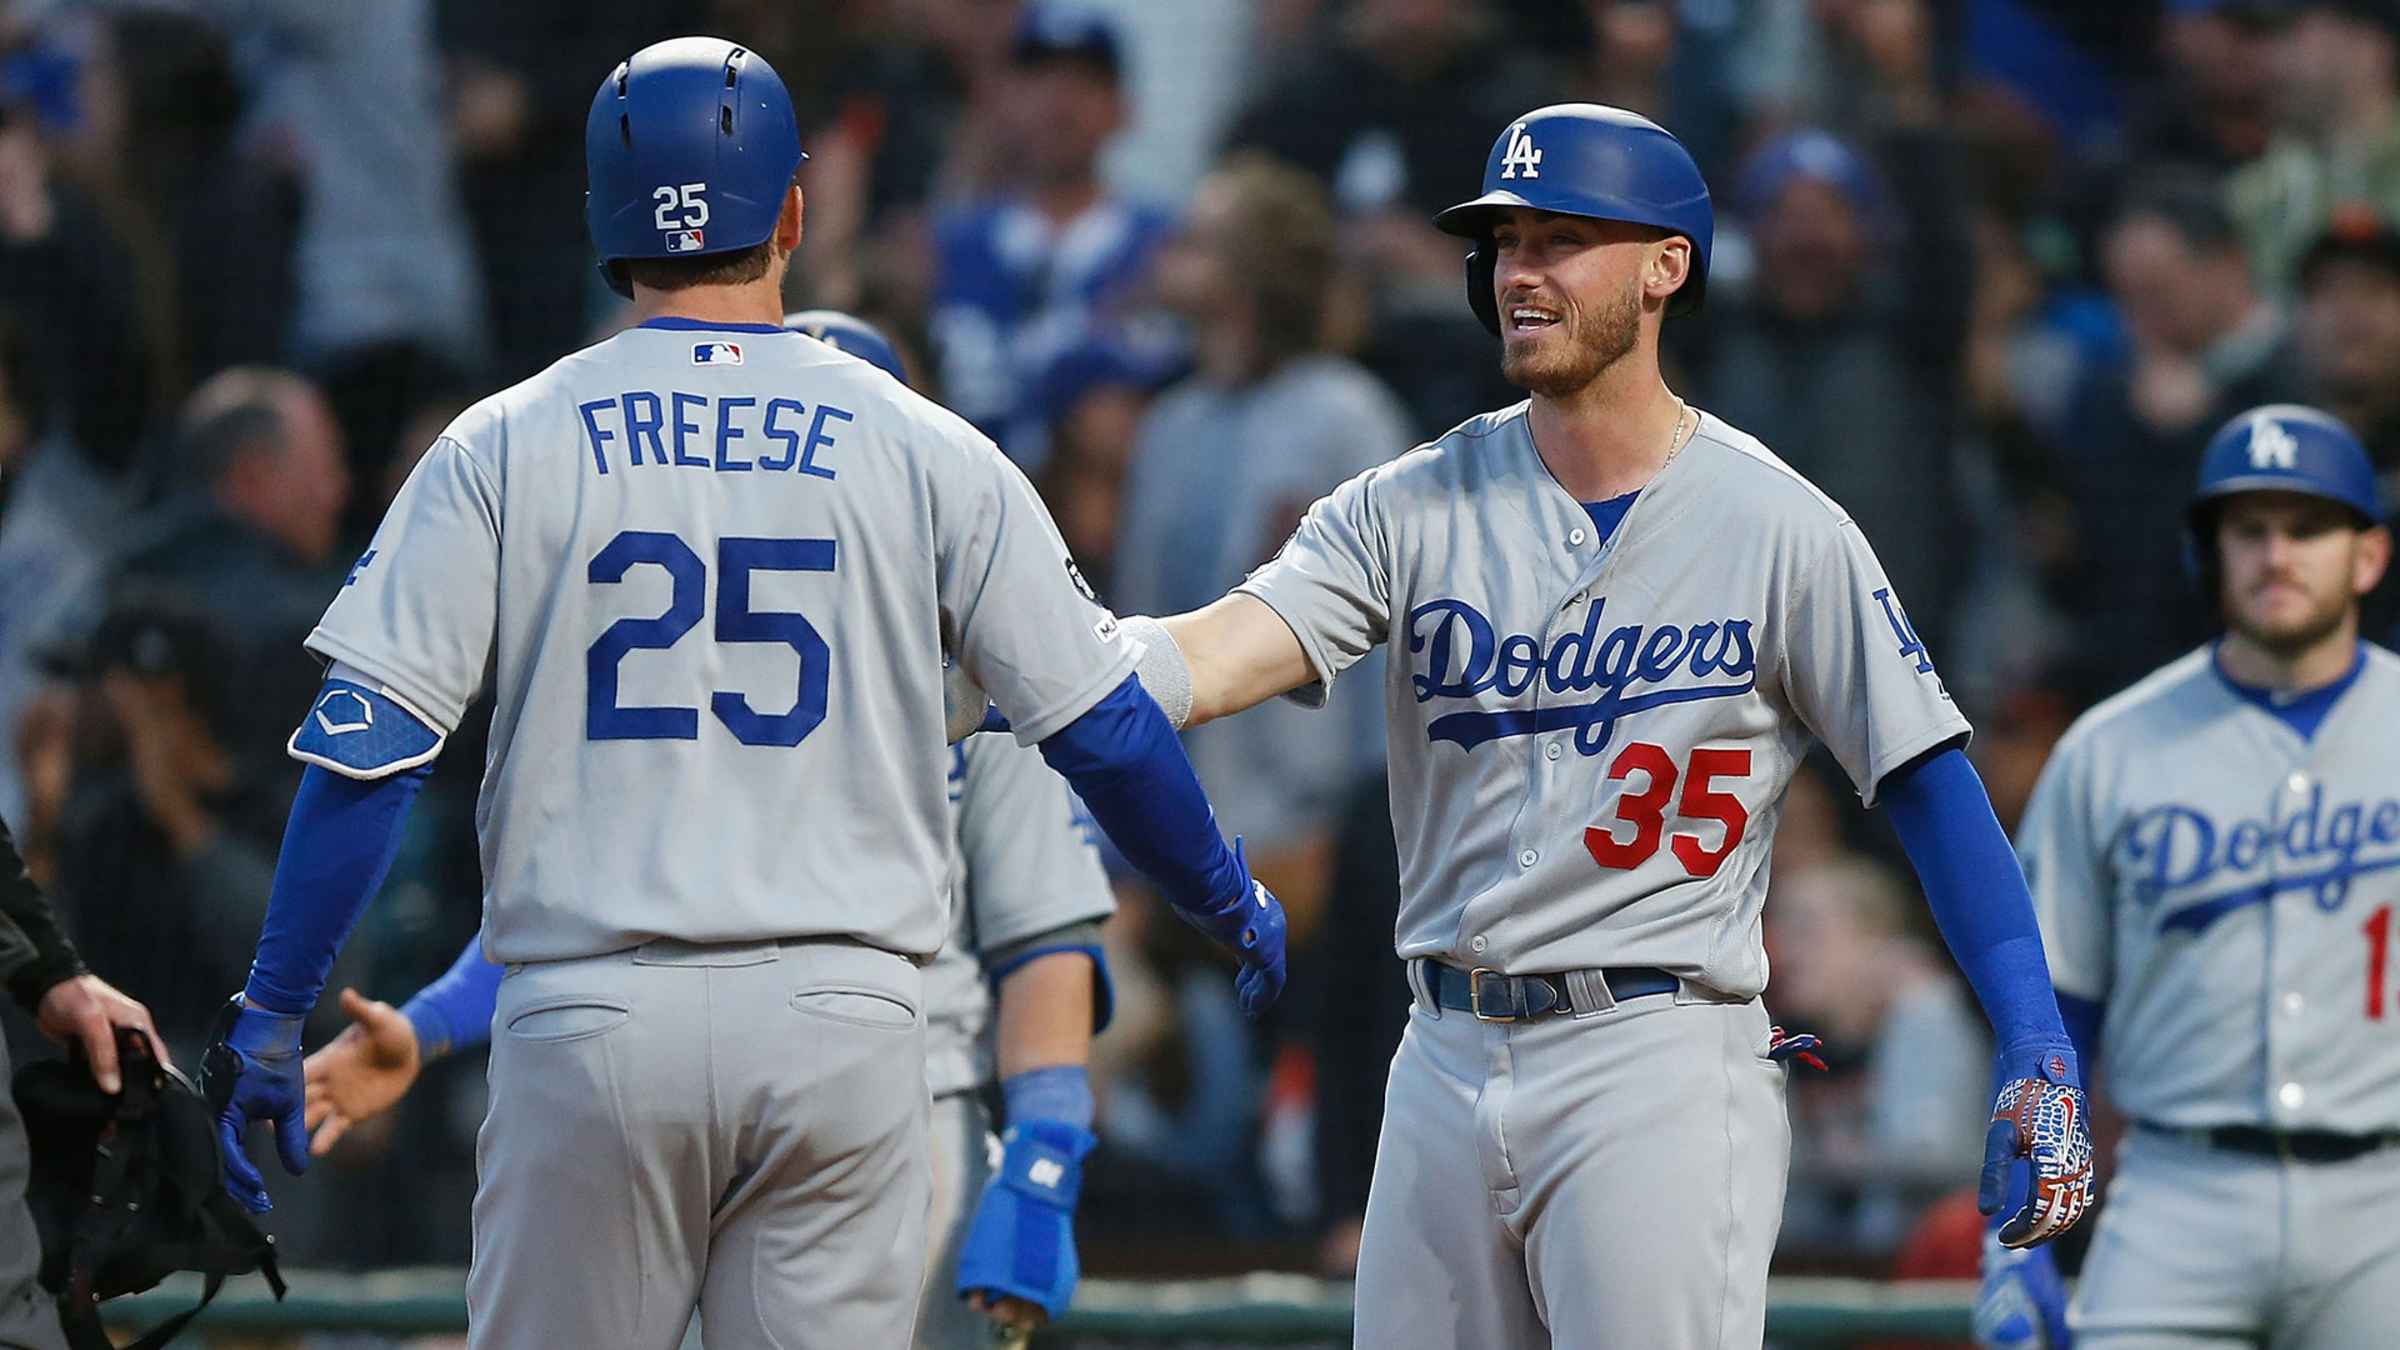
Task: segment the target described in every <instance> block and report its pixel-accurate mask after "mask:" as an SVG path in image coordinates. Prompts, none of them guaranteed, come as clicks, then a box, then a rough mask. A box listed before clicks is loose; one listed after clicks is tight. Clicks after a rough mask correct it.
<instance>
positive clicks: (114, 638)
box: [32, 589, 306, 1063]
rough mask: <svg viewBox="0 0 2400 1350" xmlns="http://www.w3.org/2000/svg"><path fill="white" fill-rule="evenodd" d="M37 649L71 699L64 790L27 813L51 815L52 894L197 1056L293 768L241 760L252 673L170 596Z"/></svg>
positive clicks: (180, 1044)
mask: <svg viewBox="0 0 2400 1350" xmlns="http://www.w3.org/2000/svg"><path fill="white" fill-rule="evenodd" d="M47 661H48V665H49V669H50V670H51V672H52V673H53V674H54V675H56V676H58V677H59V678H61V679H63V680H65V681H66V682H67V683H68V684H69V686H70V687H71V688H72V690H73V706H74V711H73V715H72V716H73V720H72V724H71V726H70V727H68V728H66V729H65V730H66V733H67V734H68V735H69V736H70V737H71V745H70V748H69V754H70V756H71V767H70V768H69V770H68V773H67V776H66V779H65V781H64V782H63V783H61V784H59V785H58V786H59V789H60V790H62V791H63V793H64V800H63V801H62V802H58V803H49V802H44V803H41V804H40V806H39V809H37V810H35V811H34V812H33V813H32V814H33V815H34V816H35V817H38V818H41V819H45V820H55V821H56V822H57V828H58V831H59V837H58V838H57V839H56V840H55V841H45V845H46V851H49V852H51V853H53V854H54V855H55V857H56V858H57V860H58V891H59V894H60V899H61V901H62V903H63V904H64V905H65V906H66V907H67V908H68V910H69V911H70V912H71V913H72V914H73V916H74V920H75V922H74V927H75V929H76V931H77V933H78V934H79V935H80V937H81V939H82V942H83V946H84V949H85V951H86V953H87V954H88V955H89V956H90V957H91V959H92V960H94V961H95V962H98V963H101V964H103V965H106V966H108V967H109V968H111V969H117V970H122V971H123V972H124V976H125V979H126V981H127V983H129V984H131V985H133V986H134V987H136V988H138V989H141V990H142V991H143V992H144V993H145V994H146V995H147V996H148V997H149V1000H150V1004H151V1007H152V1009H153V1010H154V1011H155V1012H156V1014H157V1017H158V1028H159V1030H160V1032H162V1033H163V1034H164V1035H165V1036H166V1038H167V1041H168V1043H169V1045H171V1046H172V1047H173V1049H174V1053H175V1056H176V1057H177V1058H178V1059H181V1060H183V1061H184V1062H185V1063H198V1062H199V1055H200V1051H201V1049H202V1048H203V1047H204V1046H205V1045H206V1043H207V1036H208V1032H209V1028H210V1025H211V1023H212V1022H213V1021H214V1019H215V1016H216V1012H217V1010H218V1009H219V1008H220V1007H222V1006H223V1005H224V1002H225V991H226V990H228V989H238V988H240V987H241V982H242V979H243V976H244V974H245V973H246V972H247V970H248V968H249V957H250V954H249V952H247V951H245V950H243V948H244V947H245V946H247V945H248V944H247V942H246V941H245V940H240V939H236V938H234V937H232V936H231V934H232V933H246V932H248V931H249V929H248V926H247V925H248V924H250V923H254V922H257V921H259V920H262V919H263V918H264V917H265V914H266V904H267V902H266V896H267V890H268V885H269V883H270V882H271V881H272V880H273V879H274V871H275V848H276V842H277V839H278V837H279V835H280V833H281V831H280V828H279V823H278V822H279V817H280V814H281V812H282V810H283V808H284V807H285V806H286V805H287V804H288V802H289V798H290V793H291V790H292V787H293V785H294V784H296V783H297V781H298V774H297V773H293V772H288V771H284V770H280V769H279V770H278V771H277V772H276V773H274V774H273V775H272V776H265V775H261V774H257V773H253V772H246V771H245V770H244V767H243V765H242V763H241V760H240V757H239V756H238V755H237V754H236V753H235V750H234V748H233V746H232V744H231V738H232V737H233V736H234V735H235V734H237V733H236V732H235V730H234V728H235V727H236V725H237V723H238V719H237V718H236V717H235V716H234V715H233V712H234V707H235V705H236V704H237V703H238V702H240V701H241V699H242V698H243V697H245V695H246V693H247V690H246V689H245V688H244V686H245V683H246V677H247V672H246V671H244V670H243V669H242V667H241V666H240V665H239V664H238V663H237V662H236V661H235V659H234V657H233V653H232V650H231V648H229V647H228V646H227V645H225V644H224V643H223V642H222V641H221V640H220V639H219V638H218V637H217V636H216V634H215V633H214V632H213V630H212V627H211V625H210V624H209V622H208V621H207V619H205V618H204V617H202V616H201V615H199V614H197V613H196V612H194V611H193V610H192V609H190V608H189V607H188V605H187V604H186V603H185V602H184V601H182V600H180V599H178V598H176V597H173V596H171V595H169V594H166V593H164V592H160V591H156V590H149V589H128V590H125V591H123V592H120V593H119V595H118V597H117V598H116V600H115V601H114V602H113V603H112V604H111V606H110V608H109V610H108V611H107V613H106V614H104V615H103V616H102V617H101V619H100V621H99V623H98V625H97V626H96V628H95V629H94V630H93V631H92V632H90V633H89V634H88V635H86V636H84V637H82V638H81V639H78V640H76V641H74V642H72V643H69V644H66V645H63V646H62V647H60V648H58V649H55V650H54V651H52V652H50V653H48V654H47ZM302 706H303V707H304V708H305V706H306V705H305V704H303V705H302ZM287 711H288V710H287Z"/></svg>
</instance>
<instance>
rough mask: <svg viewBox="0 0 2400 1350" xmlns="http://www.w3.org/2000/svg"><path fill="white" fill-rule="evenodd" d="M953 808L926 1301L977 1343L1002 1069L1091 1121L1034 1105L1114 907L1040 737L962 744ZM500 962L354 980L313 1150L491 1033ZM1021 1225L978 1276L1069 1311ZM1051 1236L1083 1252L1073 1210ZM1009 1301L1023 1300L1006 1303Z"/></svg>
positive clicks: (1102, 1006)
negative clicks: (370, 991) (952, 912)
mask: <svg viewBox="0 0 2400 1350" xmlns="http://www.w3.org/2000/svg"><path fill="white" fill-rule="evenodd" d="M950 817H951V848H952V863H953V871H952V876H953V878H954V883H953V884H954V885H955V887H956V896H957V899H958V901H959V904H958V915H957V924H956V927H955V928H954V930H953V931H952V933H951V936H950V940H949V941H947V942H945V943H944V944H943V946H942V950H941V952H940V954H938V955H937V956H935V957H934V959H933V961H932V963H931V964H929V965H927V966H926V967H925V1077H926V1086H927V1087H928V1088H929V1089H930V1091H931V1092H932V1095H933V1115H932V1122H933V1123H932V1138H933V1154H932V1157H933V1196H932V1206H933V1207H932V1211H931V1221H930V1223H929V1225H928V1229H927V1231H928V1232H929V1234H930V1236H931V1243H932V1246H931V1253H930V1260H929V1264H928V1266H927V1268H926V1273H925V1298H924V1301H923V1304H922V1306H921V1307H920V1308H919V1310H918V1313H917V1334H916V1342H915V1343H916V1344H917V1345H918V1346H919V1347H921V1350H975V1348H976V1347H980V1346H988V1345H989V1344H991V1340H992V1326H991V1322H990V1321H987V1319H986V1318H985V1317H983V1316H979V1315H978V1313H977V1307H976V1305H975V1304H974V1303H972V1302H970V1301H969V1300H968V1299H967V1298H963V1297H961V1296H960V1291H961V1289H962V1283H961V1280H960V1258H961V1256H962V1255H963V1254H964V1252H963V1249H964V1248H965V1246H966V1244H967V1242H968V1240H969V1237H970V1234H971V1233H973V1232H975V1231H976V1226H977V1221H978V1218H979V1215H978V1209H977V1206H978V1205H979V1204H982V1205H985V1206H989V1207H992V1208H995V1209H997V1208H998V1207H1000V1206H1001V1205H1002V1204H1004V1203H1005V1197H1007V1196H1008V1195H1009V1192H1007V1191H1005V1190H998V1189H993V1188H991V1186H990V1183H991V1180H992V1165H991V1153H992V1147H991V1146H992V1142H993V1140H992V1121H991V1114H990V1112H989V1110H988V1109H987V1108H986V1107H985V1106H984V1103H983V1098H982V1093H983V1090H984V1089H985V1088H987V1087H988V1086H990V1085H992V1084H993V1083H994V1082H995V1081H996V1080H997V1081H999V1082H1000V1083H1001V1085H1002V1086H1003V1089H1004V1092H1005V1094H1006V1099H1007V1102H1008V1105H1009V1123H1010V1124H1011V1125H1012V1126H1017V1125H1022V1124H1024V1123H1025V1122H1026V1121H1027V1120H1054V1119H1055V1117H1056V1116H1058V1115H1061V1114H1066V1115H1069V1116H1071V1117H1073V1116H1080V1119H1081V1124H1079V1125H1075V1128H1078V1129H1082V1130H1085V1131H1087V1132H1088V1130H1089V1128H1090V1116H1089V1111H1088V1107H1087V1108H1085V1109H1084V1110H1083V1111H1081V1112H1076V1111H1074V1110H1073V1109H1072V1108H1068V1109H1067V1110H1065V1111H1061V1110H1060V1109H1059V1108H1056V1107H1049V1108H1048V1114H1046V1115H1045V1114H1038V1113H1040V1112H1042V1111H1043V1110H1044V1109H1045V1108H1044V1106H1043V1105H1042V1104H1041V1103H1040V1098H1041V1096H1042V1095H1043V1094H1044V1093H1046V1092H1053V1091H1055V1090H1056V1084H1055V1075H1056V1073H1057V1070H1059V1069H1060V1068H1061V1067H1071V1068H1072V1070H1073V1073H1072V1075H1071V1076H1072V1077H1075V1078H1080V1077H1081V1072H1082V1065H1083V1063H1084V1062H1085V1060H1086V1059H1087V1058H1088V1056H1089V1052H1090V1046H1091V1037H1092V1033H1093V1032H1094V1030H1095V1029H1096V1027H1095V1023H1096V1022H1098V1021H1100V1020H1102V1019H1104V1018H1105V1015H1106V1000H1107V986H1106V984H1105V983H1104V981H1103V980H1102V979H1101V978H1100V973H1099V972H1100V960H1101V957H1100V951H1099V925H1100V922H1101V921H1102V920H1103V919H1105V918H1107V917H1108V916H1109V915H1110V914H1112V913H1114V912H1115V910H1116V902H1115V898H1114V897H1113V896H1112V894H1111V893H1110V891H1109V887H1108V878H1107V875H1106V874H1105V873H1103V872H1102V871H1101V868H1100V860H1099V855H1098V851H1097V850H1096V849H1095V848H1094V847H1093V839H1092V836H1091V833H1090V831H1091V829H1092V828H1093V827H1092V824H1091V820H1090V818H1089V817H1088V816H1087V815H1085V813H1084V812H1083V809H1082V807H1081V805H1080V804H1079V803H1078V802H1076V800H1075V798H1074V796H1073V794H1071V793H1069V792H1068V791H1067V790H1066V784H1065V783H1064V782H1062V781H1061V780H1060V779H1059V777H1058V775H1057V774H1054V773H1052V772H1050V770H1049V768H1048V767H1047V766H1045V765H1044V764H1043V763H1042V761H1041V758H1040V756H1038V755H1036V754H1035V753H1034V752H1032V751H1031V750H1027V749H1025V748H1023V747H1021V746H1018V745H1015V744H1012V743H1011V742H1010V741H1008V740H1007V739H1006V738H1004V737H999V736H976V737H973V738H971V739H969V740H966V741H962V742H961V743H959V744H958V745H956V746H953V747H952V749H951V770H950ZM502 969H503V968H502V967H500V966H498V965H495V964H493V963H492V962H490V961H488V960H486V959H484V956H483V950H482V945H481V936H480V935H478V937H477V939H476V941H474V942H470V943H469V944H468V945H467V948H466V949H465V950H464V951H462V952H460V953H459V956H458V960H457V961H456V962H454V963H453V964H452V966H451V968H450V970H449V971H448V972H447V973H445V974H444V975H443V977H442V978H441V979H439V980H436V981H435V982H433V983H432V984H430V985H428V986H426V987H425V988H424V989H421V990H419V991H418V992H417V993H416V994H414V995H412V996H411V997H410V998H409V1000H408V1001H407V1002H406V1003H405V1004H403V1005H401V1006H400V1007H399V1008H396V1009H395V1008H393V1007H392V1006H391V1005H389V1004H386V1003H378V1002H374V1001H371V1000H368V999H366V998H364V997H362V996H360V995H359V994H358V992H357V991H355V990H348V989H345V990H343V991H342V1008H343V1010H344V1011H345V1012H347V1013H348V1014H349V1015H350V1018H351V1021H352V1025H351V1026H350V1027H348V1028H346V1029H344V1031H343V1032H342V1034H341V1035H340V1036H339V1037H337V1038H335V1039H334V1040H333V1041H332V1042H331V1043H329V1044H327V1045H326V1046H325V1047H324V1048H322V1049H320V1050H317V1051H315V1052H314V1053H312V1054H310V1055H309V1057H308V1060H307V1064H306V1079H307V1084H308V1107H307V1116H306V1124H307V1126H308V1128H309V1131H310V1140H309V1151H310V1152H311V1153H312V1154H313V1155H315V1156H319V1157H322V1156H324V1155H325V1154H326V1153H328V1152H330V1151H331V1150H332V1148H333V1146H334V1144H335V1142H336V1141H338V1140H339V1139H340V1138H341V1137H342V1136H343V1135H344V1134H345V1133H347V1132H348V1131H349V1130H350V1129H351V1128H352V1127H354V1126H356V1125H358V1124H359V1123H361V1122H363V1121H366V1120H370V1119H373V1118H374V1117H376V1116H378V1115H381V1114H382V1113H384V1112H385V1111H387V1110H389V1109H391V1107H392V1106H393V1105H394V1104H395V1103H397V1102H398V1101H399V1100H400V1098H401V1097H402V1096H403V1095H405V1094H406V1093H407V1091H408V1089H409V1088H410V1086H412V1085H413V1084H414V1083H415V1082H416V1080H417V1076H418V1074H419V1073H420V1072H422V1070H423V1068H424V1066H425V1065H427V1064H429V1063H432V1062H433V1061H434V1060H437V1059H440V1058H442V1057H444V1056H446V1055H449V1054H452V1053H455V1052H457V1051H459V1050H462V1049H466V1048H468V1047H471V1046H474V1045H478V1044H481V1043H482V1042H483V1041H484V1040H485V1039H486V1037H488V1035H489V1034H490V1028H491V1022H492V1012H493V1003H494V999H495V998H496V996H497V994H498V992H499V987H500V984H501V971H502ZM1086 1095H1087V1097H1088V1090H1087V1093H1086ZM1070 1123H1071V1122H1070ZM1071 1209H1072V1205H1071V1203H1070V1204H1069V1206H1068V1210H1069V1212H1071ZM1036 1217H1037V1218H1038V1217H1039V1216H1036ZM1003 1218H1004V1219H1006V1220H1007V1222H1005V1223H1003V1222H1002V1221H1001V1220H1002V1219H1003ZM1025 1223H1026V1219H1025V1217H1024V1216H1022V1215H1020V1214H1015V1213H1011V1214H1008V1215H1005V1216H996V1217H995V1218H994V1219H992V1220H988V1221H985V1222H984V1225H983V1226H984V1228H985V1229H986V1230H988V1231H989V1233H991V1234H996V1236H986V1237H985V1238H984V1243H985V1245H986V1248H987V1249H990V1250H987V1251H986V1252H984V1253H983V1254H984V1256H985V1259H986V1261H987V1262H990V1263H996V1265H997V1271H996V1273H987V1274H985V1275H983V1276H982V1277H981V1278H983V1279H985V1280H988V1281H990V1283H987V1284H981V1285H976V1286H973V1287H972V1289H971V1290H970V1292H973V1293H981V1294H984V1295H985V1296H986V1301H988V1302H989V1303H991V1304H993V1305H995V1306H994V1307H993V1318H994V1320H1001V1321H1005V1322H1006V1323H1008V1324H1009V1325H1012V1326H1027V1325H1031V1324H1033V1323H1034V1322H1036V1321H1038V1320H1041V1319H1046V1318H1049V1317H1053V1316H1056V1315H1057V1314H1058V1313H1060V1312H1063V1311H1065V1308H1066V1305H1067V1302H1068V1301H1069V1297H1070V1296H1071V1295H1072V1293H1073V1289H1074V1284H1075V1278H1076V1272H1075V1271H1074V1269H1073V1265H1074V1263H1073V1261H1072V1260H1071V1259H1070V1260H1069V1261H1068V1262H1066V1263H1064V1268H1063V1269H1062V1270H1060V1272H1059V1273H1058V1274H1054V1275H1044V1276H1042V1277H1041V1278H1040V1280H1039V1282H1038V1283H1037V1282H1036V1281H1034V1280H1029V1279H1025V1278H1022V1277H1020V1275H1019V1274H1018V1272H1017V1269H1016V1267H1017V1263H1018V1259H1019V1255H1020V1253H1019V1252H1018V1251H1017V1250H1016V1247H1017V1245H1018V1244H1019V1234H1020V1233H1021V1232H1022V1231H1023V1228H1024V1225H1025ZM1053 1237H1054V1238H1055V1240H1056V1241H1057V1242H1058V1243H1059V1249H1060V1250H1063V1251H1065V1252H1067V1253H1070V1254H1071V1253H1072V1251H1073V1247H1072V1232H1071V1230H1070V1229H1068V1228H1067V1227H1066V1225H1065V1224H1064V1223H1063V1222H1062V1223H1061V1224H1059V1225H1057V1231H1056V1232H1055V1233H1054V1234H1053ZM1062 1276H1063V1278H1061V1277H1062ZM1004 1299H1005V1300H1009V1301H1012V1302H1013V1303H1014V1305H1015V1306H1013V1307H1007V1308H1001V1307H999V1306H997V1305H999V1304H1000V1303H1001V1302H1002V1301H1003V1300H1004ZM1037 1310H1038V1316H1037V1315H1036V1313H1037Z"/></svg>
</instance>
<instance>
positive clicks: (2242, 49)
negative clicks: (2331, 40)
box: [2109, 0, 2291, 174]
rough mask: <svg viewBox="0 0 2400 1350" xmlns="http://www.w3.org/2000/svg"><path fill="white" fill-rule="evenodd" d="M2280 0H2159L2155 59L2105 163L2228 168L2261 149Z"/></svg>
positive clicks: (2268, 123) (2284, 15) (2281, 20)
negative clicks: (2162, 2) (2118, 144)
mask: <svg viewBox="0 0 2400 1350" xmlns="http://www.w3.org/2000/svg"><path fill="white" fill-rule="evenodd" d="M2290 18H2291V6H2290V5H2289V3H2287V0H2167V4H2166V12H2165V14H2164V15H2163V16H2162V18H2161V22H2160V25H2159V46H2158V54H2159V64H2160V66H2161V67H2162V69H2161V71H2160V73H2159V75H2158V77H2157V78H2156V79H2155V80H2154V81H2153V82H2152V87H2151V88H2149V89H2148V90H2146V91H2144V93H2145V95H2146V96H2145V97H2143V98H2142V99H2141V100H2140V101H2139V102H2138V103H2137V105H2136V107H2135V110H2134V113H2133V115H2132V116H2131V117H2130V118H2129V119H2128V121H2127V126H2126V129H2125V133H2124V135H2123V137H2122V142H2123V148H2122V153H2121V154H2119V155H2116V156H2112V157H2111V159H2110V163H2109V167H2110V168H2112V169H2118V170H2121V169H2122V168H2123V167H2124V166H2126V165H2140V166H2144V167H2147V168H2152V169H2157V168H2169V167H2186V168H2191V169H2196V170H2199V171H2201V172H2205V173H2209V174H2224V173H2229V172H2231V171H2232V170H2234V169H2237V168H2240V167H2241V166H2242V165H2244V164H2247V163H2249V162H2250V161H2251V160H2254V159H2256V158H2258V157H2259V156H2260V155H2262V154H2264V153H2265V152H2266V149H2267V140H2268V137H2269V135H2270V134H2271V133H2272V131H2273V129H2274V100H2275V97H2276V91H2275V84H2276V80H2275V43H2276V38H2277V35H2278V34H2280V33H2281V32H2282V30H2283V29H2284V27H2285V25H2286V24H2287V22H2288V21H2289V20H2290Z"/></svg>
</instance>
